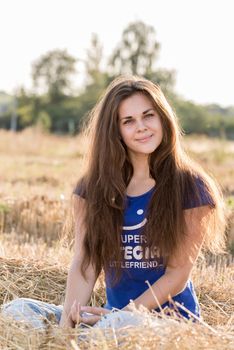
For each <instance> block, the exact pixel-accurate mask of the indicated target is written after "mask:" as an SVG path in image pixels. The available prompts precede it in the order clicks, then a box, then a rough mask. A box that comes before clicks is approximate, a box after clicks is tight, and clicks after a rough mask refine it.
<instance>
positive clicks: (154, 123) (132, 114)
mask: <svg viewBox="0 0 234 350" xmlns="http://www.w3.org/2000/svg"><path fill="white" fill-rule="evenodd" d="M118 112H119V131H120V135H121V137H122V140H123V142H124V143H125V145H126V146H127V149H128V153H129V155H130V156H131V155H138V154H141V155H142V154H145V155H149V154H151V153H152V152H154V151H155V149H156V148H157V147H158V146H159V145H160V143H161V142H162V137H163V130H162V123H161V120H160V117H159V115H158V114H157V113H156V111H155V109H154V107H153V104H152V102H151V100H150V99H149V98H148V97H147V96H145V95H144V94H141V93H136V94H134V95H132V96H130V97H128V98H126V99H125V100H123V101H122V102H121V103H120V105H119V111H118Z"/></svg>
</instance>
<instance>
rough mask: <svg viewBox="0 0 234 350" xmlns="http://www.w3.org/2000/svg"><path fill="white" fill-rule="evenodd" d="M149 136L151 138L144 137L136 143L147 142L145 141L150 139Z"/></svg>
mask: <svg viewBox="0 0 234 350" xmlns="http://www.w3.org/2000/svg"><path fill="white" fill-rule="evenodd" d="M151 136H153V135H150V136H146V137H144V138H142V139H137V141H138V142H141V143H143V142H147V141H148V140H149V139H150V138H151Z"/></svg>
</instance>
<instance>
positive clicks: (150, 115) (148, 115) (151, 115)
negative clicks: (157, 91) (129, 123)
mask: <svg viewBox="0 0 234 350" xmlns="http://www.w3.org/2000/svg"><path fill="white" fill-rule="evenodd" d="M153 116H154V115H153V114H147V115H146V116H145V117H146V118H147V117H153Z"/></svg>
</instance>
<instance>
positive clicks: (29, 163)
mask: <svg viewBox="0 0 234 350" xmlns="http://www.w3.org/2000/svg"><path fill="white" fill-rule="evenodd" d="M184 143H185V147H186V149H187V150H188V152H189V153H190V154H191V155H192V156H193V157H194V158H195V159H196V160H197V161H198V162H199V163H200V164H201V165H202V166H203V167H204V168H205V169H206V170H207V171H208V172H209V173H211V174H213V175H215V177H216V179H217V180H218V182H219V183H220V185H221V187H222V190H223V193H224V196H225V199H226V204H227V205H226V211H227V216H228V228H227V246H228V253H227V254H226V255H223V256H218V257H209V258H208V257H203V258H200V259H199V260H198V264H197V266H196V268H195V269H194V271H193V280H194V283H195V288H196V290H197V294H198V297H199V301H200V304H201V308H202V315H203V321H202V322H201V323H197V324H193V323H192V322H186V321H183V322H177V321H174V322H172V320H170V319H168V318H167V317H166V316H163V317H162V318H161V319H160V323H159V326H158V329H155V327H152V324H151V323H152V322H151V321H152V318H156V317H157V316H156V315H153V316H152V315H148V314H147V312H146V311H144V310H142V311H141V313H142V317H143V319H144V320H145V322H146V323H145V324H144V326H143V325H142V327H140V328H139V327H129V328H125V329H119V330H113V329H109V330H105V331H101V330H94V329H88V330H85V331H84V330H83V331H82V330H80V329H74V330H61V329H60V328H58V327H57V326H56V325H55V324H54V322H53V320H51V322H49V323H48V324H47V325H46V330H45V331H43V332H42V331H38V330H33V329H31V328H30V327H29V326H27V325H25V324H23V323H19V322H18V323H17V322H12V321H11V320H10V319H7V318H6V317H3V316H0V348H1V349H117V348H122V349H143V348H144V349H177V348H178V349H191V348H194V349H204V348H206V349H221V348H222V349H232V348H233V349H234V328H233V323H234V287H233V286H234V283H233V275H234V265H233V257H232V255H231V251H232V252H233V249H234V248H233V241H234V214H233V208H234V181H233V176H234V142H231V141H224V140H218V139H207V138H206V137H201V136H200V137H196V136H189V137H188V136H187V137H186V138H185V140H184ZM86 148H87V143H86V140H85V139H84V138H82V137H81V136H76V137H68V136H55V135H43V134H42V133H41V132H40V131H39V130H35V129H34V130H33V129H27V130H24V131H23V132H21V133H18V134H14V133H11V132H6V131H3V130H0V305H1V304H2V303H4V302H7V301H9V300H12V299H13V298H16V297H30V298H35V299H40V300H44V301H48V302H53V303H55V304H60V303H62V302H63V298H64V292H65V283H66V275H67V270H68V267H69V263H70V261H71V258H72V248H70V245H69V241H64V240H62V241H61V236H62V233H64V232H68V231H69V235H70V237H71V239H72V232H73V231H72V225H71V224H70V213H71V192H72V189H73V187H74V185H75V183H76V180H77V179H78V177H79V174H80V171H81V167H82V155H83V154H84V153H85V150H86ZM104 299H105V294H104V282H103V277H101V278H100V279H99V280H98V283H97V285H96V287H95V291H94V293H93V295H92V300H91V302H92V303H93V304H97V305H100V304H102V302H103V301H104ZM135 312H138V311H135ZM160 324H161V326H160ZM165 324H166V327H165ZM146 325H147V326H146ZM82 332H83V333H85V332H86V333H85V334H83V336H82V337H79V341H77V335H80V334H81V333H82Z"/></svg>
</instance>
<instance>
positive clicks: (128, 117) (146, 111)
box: [121, 108, 154, 119]
mask: <svg viewBox="0 0 234 350" xmlns="http://www.w3.org/2000/svg"><path fill="white" fill-rule="evenodd" d="M151 110H152V111H154V109H153V108H149V109H146V110H145V111H144V112H142V114H143V115H144V114H146V113H148V112H149V111H151ZM130 118H132V116H131V115H128V116H126V117H123V118H121V119H130Z"/></svg>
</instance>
